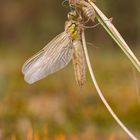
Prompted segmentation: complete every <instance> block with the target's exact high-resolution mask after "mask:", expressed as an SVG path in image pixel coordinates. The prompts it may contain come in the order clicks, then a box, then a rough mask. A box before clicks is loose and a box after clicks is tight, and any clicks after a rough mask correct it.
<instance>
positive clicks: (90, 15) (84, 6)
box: [69, 0, 140, 72]
mask: <svg viewBox="0 0 140 140" xmlns="http://www.w3.org/2000/svg"><path fill="white" fill-rule="evenodd" d="M69 4H70V6H71V7H73V8H75V9H76V10H77V11H78V12H79V13H82V14H83V16H85V17H86V18H87V19H88V20H91V21H93V22H94V20H95V17H96V18H97V20H98V21H99V23H100V24H101V25H102V26H103V28H104V29H105V30H106V31H107V32H108V34H109V35H110V36H111V37H112V39H113V40H114V41H115V42H116V43H117V45H118V46H119V47H120V48H121V49H122V51H123V52H124V53H125V54H126V55H127V57H128V58H129V59H130V60H131V62H132V63H133V65H134V66H135V67H136V69H137V70H138V71H139V72H140V62H139V60H138V59H137V57H136V56H135V55H134V53H133V52H132V51H131V49H130V48H129V46H128V45H127V43H126V42H125V41H124V39H123V38H122V36H121V35H120V33H119V32H118V31H117V29H116V28H115V26H114V25H113V24H112V22H111V21H110V20H109V19H108V18H107V17H106V16H105V15H104V14H103V13H102V11H101V10H100V9H99V8H98V7H97V6H96V5H95V0H69Z"/></svg>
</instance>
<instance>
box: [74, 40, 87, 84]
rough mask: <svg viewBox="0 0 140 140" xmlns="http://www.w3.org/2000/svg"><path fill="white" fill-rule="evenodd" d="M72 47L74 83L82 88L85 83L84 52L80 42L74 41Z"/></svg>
mask: <svg viewBox="0 0 140 140" xmlns="http://www.w3.org/2000/svg"><path fill="white" fill-rule="evenodd" d="M73 46H74V47H73V49H74V51H73V65H74V72H75V78H76V82H77V84H78V85H79V86H83V85H84V84H85V81H86V61H85V55H84V50H83V47H82V43H81V41H80V40H79V41H78V40H74V41H73Z"/></svg>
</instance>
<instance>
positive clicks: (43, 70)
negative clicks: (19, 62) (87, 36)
mask: <svg viewBox="0 0 140 140" xmlns="http://www.w3.org/2000/svg"><path fill="white" fill-rule="evenodd" d="M72 48H73V45H72V43H71V40H70V38H69V36H68V34H67V33H66V32H63V33H61V34H59V35H58V36H56V37H55V38H54V39H53V40H52V41H51V42H50V43H49V44H47V45H46V46H45V47H44V48H43V49H42V50H41V51H40V52H38V53H37V54H36V55H34V56H33V57H32V58H30V59H29V60H27V62H25V64H24V65H23V68H22V72H23V74H24V75H25V81H27V82H28V83H30V84H31V83H34V82H36V81H38V80H40V79H42V78H44V77H46V76H48V75H50V74H52V73H54V72H56V71H58V70H60V69H62V68H64V67H65V66H66V65H67V64H68V63H69V62H70V60H71V59H72V55H73V49H72Z"/></svg>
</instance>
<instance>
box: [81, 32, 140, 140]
mask: <svg viewBox="0 0 140 140" xmlns="http://www.w3.org/2000/svg"><path fill="white" fill-rule="evenodd" d="M82 43H83V48H84V52H85V57H86V62H87V65H88V69H89V72H90V75H91V79H92V82H93V84H94V85H95V88H96V90H97V93H98V95H99V97H100V98H101V100H102V102H103V103H104V105H105V106H106V108H107V110H108V111H109V113H110V114H111V115H112V117H113V118H114V119H115V120H116V122H117V123H118V125H119V126H120V127H121V128H122V129H123V130H124V131H125V132H126V133H127V134H128V135H129V136H130V138H131V139H132V140H138V139H137V138H136V137H135V136H134V135H133V134H132V133H131V132H130V131H129V130H128V129H127V127H126V126H125V125H124V124H123V123H122V122H121V121H120V119H119V118H118V117H117V115H116V114H115V113H114V111H113V110H112V109H111V107H110V105H109V104H108V102H107V101H106V99H105V97H104V96H103V94H102V91H101V90H100V88H99V85H98V83H97V81H96V78H95V75H94V72H93V69H92V67H91V63H90V59H89V55H88V51H87V47H86V41H85V33H84V30H83V31H82Z"/></svg>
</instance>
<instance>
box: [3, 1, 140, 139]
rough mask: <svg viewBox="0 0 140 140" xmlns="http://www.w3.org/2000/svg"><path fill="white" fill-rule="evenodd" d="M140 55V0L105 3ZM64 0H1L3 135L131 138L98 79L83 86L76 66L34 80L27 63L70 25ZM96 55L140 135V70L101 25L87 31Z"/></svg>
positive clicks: (96, 64)
mask: <svg viewBox="0 0 140 140" xmlns="http://www.w3.org/2000/svg"><path fill="white" fill-rule="evenodd" d="M97 5H98V7H99V8H100V9H101V10H102V11H103V12H104V13H105V14H106V15H107V16H108V17H110V18H111V17H113V23H114V25H115V26H116V27H117V29H118V30H119V31H120V33H121V34H122V36H123V37H124V39H125V40H126V42H127V43H128V44H129V46H130V47H131V49H132V50H133V51H134V53H135V54H136V56H137V57H138V58H139V59H140V39H139V38H140V8H139V7H140V1H139V0H133V1H131V0H129V1H128V0H116V1H114V0H106V1H104V0H97ZM68 11H69V8H68V5H67V3H66V6H62V0H24V1H23V0H20V1H19V0H0V140H10V139H13V140H15V139H21V140H25V139H27V137H28V138H29V137H30V138H31V135H32V133H34V134H35V137H36V139H41V140H55V139H57V140H64V139H67V140H93V139H98V140H115V139H116V140H119V139H120V140H122V139H123V140H127V139H129V138H128V136H127V135H126V134H125V133H124V132H123V131H122V129H121V128H120V127H119V126H118V125H117V123H116V122H115V121H114V120H113V118H112V117H111V116H110V114H109V113H108V111H107V110H106V108H105V107H104V105H103V103H102V102H101V100H100V98H99V97H98V95H97V92H96V90H95V88H94V85H93V84H92V81H91V79H90V76H89V73H88V70H87V82H86V85H85V86H84V87H83V88H82V89H81V88H79V87H78V85H77V84H76V82H75V78H74V71H73V66H72V64H71V63H70V64H69V65H68V66H67V67H66V68H65V69H63V70H61V71H60V72H57V73H55V74H53V75H50V76H48V77H47V78H45V79H43V80H41V81H39V82H37V83H35V84H32V85H28V84H27V83H26V82H25V81H24V78H23V75H22V73H21V68H22V65H23V63H24V62H25V61H26V60H27V59H28V58H29V57H31V56H32V55H33V54H34V53H36V52H37V51H39V50H40V49H41V48H43V46H45V45H46V44H47V43H48V42H49V41H50V40H51V39H53V38H54V37H55V36H56V35H57V34H59V33H61V32H62V31H63V30H64V23H65V21H66V19H67V12H68ZM86 39H87V42H88V43H90V44H92V45H89V46H88V49H89V51H90V58H91V61H92V65H93V68H94V71H95V75H96V78H97V81H98V83H99V85H100V88H101V89H102V91H103V93H104V96H105V97H106V99H107V101H108V102H109V104H110V105H111V107H112V108H113V110H114V111H115V112H116V114H117V115H118V116H119V117H120V119H121V120H122V122H123V123H124V124H125V125H126V126H127V127H128V128H129V129H130V130H131V131H132V132H133V133H134V134H135V135H136V136H137V137H139V138H140V90H139V88H140V74H139V73H138V72H137V71H136V70H135V69H134V68H133V66H132V64H131V63H130V61H129V60H128V59H127V57H126V56H125V55H124V54H123V52H122V51H121V50H120V48H118V46H117V45H116V44H115V43H114V42H113V41H112V40H111V38H110V37H109V36H108V34H107V33H106V32H105V31H104V29H103V28H102V27H101V26H100V25H99V26H98V27H96V28H93V29H87V30H86Z"/></svg>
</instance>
